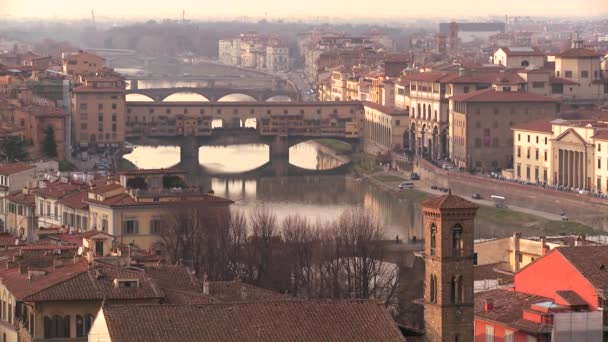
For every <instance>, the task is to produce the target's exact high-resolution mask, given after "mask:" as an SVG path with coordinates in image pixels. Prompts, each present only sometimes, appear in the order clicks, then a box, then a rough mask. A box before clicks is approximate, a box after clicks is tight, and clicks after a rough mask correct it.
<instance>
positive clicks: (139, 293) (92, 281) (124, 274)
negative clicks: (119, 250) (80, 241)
mask: <svg viewBox="0 0 608 342" xmlns="http://www.w3.org/2000/svg"><path fill="white" fill-rule="evenodd" d="M125 278H126V279H138V280H139V286H138V287H134V288H117V287H116V286H115V285H114V283H113V282H114V279H125ZM162 297H164V294H163V292H162V291H161V289H160V288H159V287H158V285H157V284H156V283H155V282H154V281H153V280H152V279H150V278H149V277H147V276H146V275H145V273H143V272H141V271H135V270H129V269H127V268H124V267H119V266H110V265H105V264H99V263H98V264H96V265H95V267H93V268H91V269H87V270H86V271H85V272H82V273H80V274H77V275H75V276H74V277H72V278H69V279H65V280H64V281H62V282H60V283H56V284H54V285H52V286H49V287H46V288H44V289H41V290H39V291H37V292H35V293H32V294H30V295H29V296H27V297H25V298H24V301H31V302H39V301H51V300H90V299H99V300H103V299H153V298H159V299H160V298H162Z"/></svg>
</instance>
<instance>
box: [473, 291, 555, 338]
mask: <svg viewBox="0 0 608 342" xmlns="http://www.w3.org/2000/svg"><path fill="white" fill-rule="evenodd" d="M487 299H489V300H491V301H492V302H493V308H492V310H489V311H485V303H486V300H487ZM552 301H553V300H552V299H550V298H546V297H541V296H536V295H531V294H527V293H523V292H516V291H512V290H508V289H497V290H492V291H487V292H479V293H476V294H475V307H474V310H475V319H483V320H488V321H492V322H497V323H500V324H503V325H506V326H508V327H513V328H517V329H521V330H524V331H528V332H534V333H545V332H550V331H551V325H546V324H539V323H535V322H531V321H526V320H524V319H523V318H522V316H523V310H524V309H529V308H530V306H531V305H532V304H537V303H542V302H552Z"/></svg>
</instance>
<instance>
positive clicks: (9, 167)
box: [0, 162, 35, 176]
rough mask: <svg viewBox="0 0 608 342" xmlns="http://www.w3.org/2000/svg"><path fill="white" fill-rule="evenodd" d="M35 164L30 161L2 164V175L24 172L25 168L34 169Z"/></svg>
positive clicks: (0, 169) (0, 172)
mask: <svg viewBox="0 0 608 342" xmlns="http://www.w3.org/2000/svg"><path fill="white" fill-rule="evenodd" d="M33 168H35V166H34V165H33V164H30V163H21V162H18V163H8V164H0V175H3V176H10V175H12V174H15V173H19V172H23V171H25V170H29V169H33Z"/></svg>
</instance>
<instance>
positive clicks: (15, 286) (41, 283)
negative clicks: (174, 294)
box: [0, 259, 88, 300]
mask: <svg viewBox="0 0 608 342" xmlns="http://www.w3.org/2000/svg"><path fill="white" fill-rule="evenodd" d="M68 260H71V259H68ZM87 268H88V265H87V263H86V261H81V262H78V263H76V264H74V263H71V262H69V261H66V264H64V265H63V266H62V267H58V268H52V267H50V268H48V269H47V272H48V273H47V274H45V275H40V276H33V277H32V279H31V281H29V280H28V277H27V274H21V273H20V272H19V267H13V268H9V269H0V280H1V281H2V283H3V284H4V285H5V286H6V288H7V289H8V290H9V291H10V292H11V293H12V294H13V295H14V296H15V297H17V300H22V299H23V298H25V297H27V296H29V295H31V294H33V293H36V292H38V291H40V290H43V289H46V288H48V287H50V286H53V285H55V284H58V283H60V282H62V281H65V280H67V279H70V278H72V277H74V276H76V275H78V274H81V273H82V272H84V271H85V270H86V269H87Z"/></svg>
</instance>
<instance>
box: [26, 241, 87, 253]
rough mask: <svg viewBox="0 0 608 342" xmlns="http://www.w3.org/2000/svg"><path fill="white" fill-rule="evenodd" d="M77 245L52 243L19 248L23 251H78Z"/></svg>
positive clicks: (39, 243)
mask: <svg viewBox="0 0 608 342" xmlns="http://www.w3.org/2000/svg"><path fill="white" fill-rule="evenodd" d="M78 247H79V246H78V245H70V244H68V245H57V244H53V243H42V242H37V243H33V244H30V245H25V246H21V247H19V248H20V249H21V250H24V251H54V250H62V251H63V250H70V249H78Z"/></svg>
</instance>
